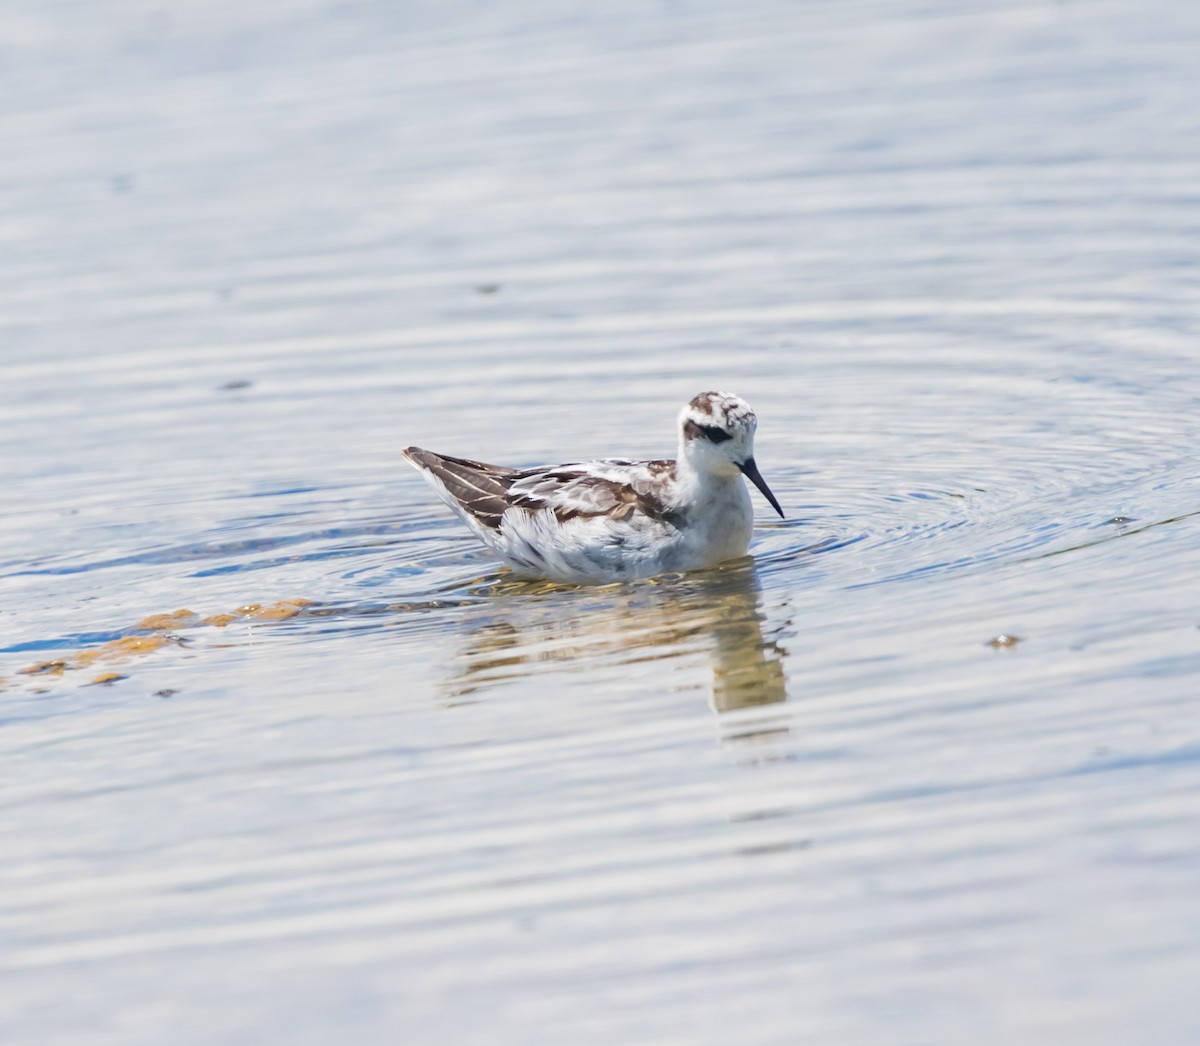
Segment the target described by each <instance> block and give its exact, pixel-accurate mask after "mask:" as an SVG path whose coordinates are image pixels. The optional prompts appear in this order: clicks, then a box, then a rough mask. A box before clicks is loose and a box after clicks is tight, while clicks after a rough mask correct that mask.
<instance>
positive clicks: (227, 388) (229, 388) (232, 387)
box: [220, 378, 253, 392]
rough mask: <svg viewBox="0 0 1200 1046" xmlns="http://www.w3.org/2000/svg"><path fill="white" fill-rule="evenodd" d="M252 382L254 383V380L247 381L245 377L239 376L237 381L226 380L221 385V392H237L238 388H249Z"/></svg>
mask: <svg viewBox="0 0 1200 1046" xmlns="http://www.w3.org/2000/svg"><path fill="white" fill-rule="evenodd" d="M252 384H253V382H250V381H245V380H244V379H241V378H239V379H237V380H235V381H227V382H225V384H224V385H222V386H221V388H220V391H221V392H236V391H237V390H238V389H248V388H250V386H251V385H252Z"/></svg>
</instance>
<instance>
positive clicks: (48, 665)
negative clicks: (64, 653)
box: [20, 657, 68, 676]
mask: <svg viewBox="0 0 1200 1046" xmlns="http://www.w3.org/2000/svg"><path fill="white" fill-rule="evenodd" d="M67 667H68V666H67V662H66V661H65V660H64V659H63V658H61V657H59V658H55V659H54V660H53V661H39V662H38V663H37V664H36V665H30V666H29V667H28V668H22V669H20V672H21V675H23V676H44V675H50V674H54V675H56V676H60V675H62V674H63V672H64V671H65V670H66V669H67Z"/></svg>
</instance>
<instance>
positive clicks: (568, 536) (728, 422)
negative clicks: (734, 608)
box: [404, 392, 783, 584]
mask: <svg viewBox="0 0 1200 1046" xmlns="http://www.w3.org/2000/svg"><path fill="white" fill-rule="evenodd" d="M757 427H758V419H757V418H756V417H755V416H754V411H752V410H751V409H750V405H749V404H748V403H747V402H746V401H745V400H743V399H740V398H739V397H737V396H733V395H730V394H729V393H727V392H702V393H701V394H700V395H699V396H697V397H696V398H695V399H693V400H692V401H691V403H689V404H688V405H687V406H686V407H684V408H683V410H682V411H681V412H680V414H679V458H678V459H677V460H676V461H624V460H621V459H617V458H608V459H605V460H603V461H584V462H579V463H575V464H568V465H551V466H549V467H546V468H536V469H511V468H505V467H504V466H503V465H485V464H484V463H483V462H480V461H470V460H468V459H466V458H452V457H450V456H449V455H446V454H435V453H433V452H432V451H429V450H422V449H421V448H420V447H409V448H408V449H407V450H406V451H405V452H404V456H405V457H406V458H407V459H408V460H409V461H410V462H411V463H412V465H413V466H414V467H415V468H416V469H417V470H418V471H420V473H421V475H422V476H424V477H425V479H426V481H427V482H428V483H429V484H430V486H432V487H433V489H434V490H436V491H437V493H438V496H439V497H440V498H441V499H442V500H443V501H444V502H445V503H446V504H447V505H449V506H450V508H451V509H453V510H454V512H455V513H456V514H457V515H458V516H459V518H460V519H462V520H463V522H464V523H466V524H467V526H469V527H470V528H471V529H472V530H473V531H474V532H475V534H476V535H477V536H478V537H479V538H481V539H482V540H483V543H484V544H485V545H487V546H488V547H489V548H490V549H492V551H494V552H495V553H496V554H497V555H499V556H500V558H501V559H503V560H504V561H505V562H506V563H507V564H508V565H509V566H510V567H512V569H513V571H514V572H516V573H518V574H523V575H525V576H532V577H544V578H549V579H551V580H553V581H566V582H574V583H577V584H579V583H582V584H595V583H605V582H609V581H620V580H623V579H625V578H636V577H651V576H653V575H655V574H662V573H665V572H667V571H676V570H696V569H699V568H702V567H711V566H714V565H715V564H717V563H721V562H724V561H725V560H727V559H735V558H737V557H738V556H743V555H745V554H746V549H747V548H748V547H749V545H750V532H751V529H752V528H753V525H754V510H753V507H752V506H751V504H750V494H749V492H748V491H747V490H746V487H745V484H743V483H742V476H745V477H746V478H747V479H748V480H750V482H751V483H753V484H754V485H755V486H756V487H757V488H758V489H759V490H760V491H762V494H763V497H765V498H766V499H767V500H768V501H769V502H770V503H771V507H772V508H773V509H775V511H776V512H778V513H779V515H780V516H782V515H783V509H781V508H780V507H779V502H778V501H776V500H775V495H774V494H772V493H771V490H770V488H769V487H768V486H767V484H766V481H765V480H764V479H763V478H762V476H761V474H760V473H759V471H758V466H757V465H756V464H755V463H754V430H755V429H756V428H757Z"/></svg>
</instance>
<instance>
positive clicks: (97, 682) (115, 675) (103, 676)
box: [88, 672, 129, 686]
mask: <svg viewBox="0 0 1200 1046" xmlns="http://www.w3.org/2000/svg"><path fill="white" fill-rule="evenodd" d="M128 678H129V676H123V675H121V673H120V672H101V673H100V674H99V675H98V676H96V678H95V679H93V680H92V681H91V682H90V683H89V684H88V686H104V685H106V684H108V683H115V682H117V680H118V679H128Z"/></svg>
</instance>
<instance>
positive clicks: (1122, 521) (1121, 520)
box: [1104, 516, 1133, 527]
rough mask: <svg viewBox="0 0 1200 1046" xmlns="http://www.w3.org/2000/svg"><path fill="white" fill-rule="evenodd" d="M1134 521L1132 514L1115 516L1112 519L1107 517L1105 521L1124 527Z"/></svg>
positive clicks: (1109, 524)
mask: <svg viewBox="0 0 1200 1046" xmlns="http://www.w3.org/2000/svg"><path fill="white" fill-rule="evenodd" d="M1132 522H1133V517H1132V516H1113V518H1112V519H1106V520H1105V521H1104V525H1105V526H1112V527H1123V526H1126V525H1127V524H1129V523H1132Z"/></svg>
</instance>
